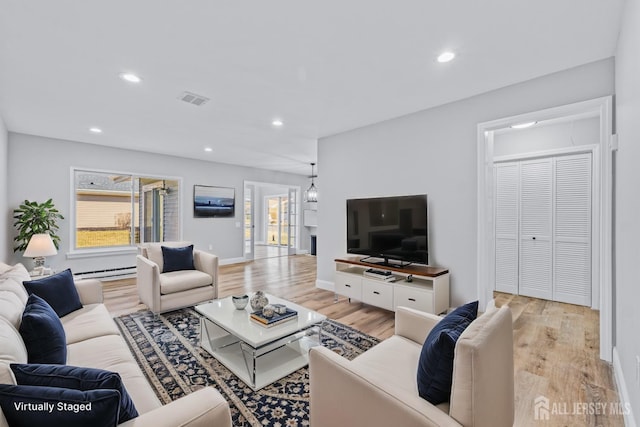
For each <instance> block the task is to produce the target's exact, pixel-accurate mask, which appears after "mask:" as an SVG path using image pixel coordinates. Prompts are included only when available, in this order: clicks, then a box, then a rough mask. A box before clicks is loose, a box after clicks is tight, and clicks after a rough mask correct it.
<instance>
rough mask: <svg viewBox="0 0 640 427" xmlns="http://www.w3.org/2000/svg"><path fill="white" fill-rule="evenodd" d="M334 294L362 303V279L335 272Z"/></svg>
mask: <svg viewBox="0 0 640 427" xmlns="http://www.w3.org/2000/svg"><path fill="white" fill-rule="evenodd" d="M335 292H336V293H337V294H340V295H344V296H345V297H347V298H352V299H357V300H358V301H362V277H359V276H355V275H353V274H348V273H341V272H339V271H336V273H335Z"/></svg>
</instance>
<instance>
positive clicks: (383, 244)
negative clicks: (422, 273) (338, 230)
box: [347, 194, 429, 264]
mask: <svg viewBox="0 0 640 427" xmlns="http://www.w3.org/2000/svg"><path fill="white" fill-rule="evenodd" d="M427 228H428V223H427V195H426V194H421V195H414V196H396V197H376V198H368V199H349V200H347V252H348V253H350V254H359V255H365V256H366V257H373V258H381V262H380V263H383V264H388V262H389V260H397V261H400V262H410V263H413V262H415V263H420V264H429V244H428V242H429V240H428V239H427Z"/></svg>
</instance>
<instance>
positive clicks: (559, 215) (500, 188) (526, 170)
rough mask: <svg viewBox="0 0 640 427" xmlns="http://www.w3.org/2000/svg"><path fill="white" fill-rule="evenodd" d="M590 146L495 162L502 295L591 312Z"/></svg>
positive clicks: (498, 274)
mask: <svg viewBox="0 0 640 427" xmlns="http://www.w3.org/2000/svg"><path fill="white" fill-rule="evenodd" d="M596 137H597V133H596ZM592 148H593V147H588V146H586V147H584V149H585V150H586V152H584V153H579V154H566V155H557V156H550V157H536V158H532V159H531V158H526V157H525V158H523V159H521V160H512V159H507V160H504V161H500V160H499V158H497V159H496V162H495V164H494V171H495V175H494V177H495V178H494V188H495V191H496V203H495V213H494V218H495V230H496V232H495V251H496V252H495V290H496V291H500V292H508V293H512V294H517V295H524V296H530V297H536V298H542V299H547V300H552V301H559V302H566V303H570V304H578V305H584V306H588V307H590V306H591V293H592V272H593V270H594V266H593V265H592V262H591V252H592V248H591V246H592V245H591V231H592V230H591V229H592V224H591V217H592V212H593V211H594V210H595V209H596V208H597V207H596V206H594V204H593V203H592V199H593V198H592V187H593V185H592V153H591V149H592Z"/></svg>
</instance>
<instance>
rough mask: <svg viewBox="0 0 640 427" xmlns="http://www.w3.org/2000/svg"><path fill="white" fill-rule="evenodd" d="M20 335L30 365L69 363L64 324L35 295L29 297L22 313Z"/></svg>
mask: <svg viewBox="0 0 640 427" xmlns="http://www.w3.org/2000/svg"><path fill="white" fill-rule="evenodd" d="M20 335H21V336H22V340H23V341H24V345H25V347H26V348H27V356H28V361H29V363H55V364H59V365H64V364H65V363H67V337H66V335H65V333H64V328H63V327H62V322H60V318H59V317H58V315H57V314H56V312H55V311H53V309H52V308H51V306H50V305H49V304H47V302H46V301H45V300H43V299H42V298H40V297H39V296H37V295H35V294H31V295H29V299H28V300H27V305H26V306H25V308H24V312H23V313H22V322H21V323H20Z"/></svg>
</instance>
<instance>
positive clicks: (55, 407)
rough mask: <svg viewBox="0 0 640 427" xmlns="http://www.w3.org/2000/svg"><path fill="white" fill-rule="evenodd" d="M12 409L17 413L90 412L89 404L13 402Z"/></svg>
mask: <svg viewBox="0 0 640 427" xmlns="http://www.w3.org/2000/svg"><path fill="white" fill-rule="evenodd" d="M13 407H14V408H15V410H16V411H18V412H48V413H50V414H51V413H53V411H56V412H74V413H76V414H77V413H79V412H91V402H87V403H66V402H57V403H53V402H42V403H31V402H13Z"/></svg>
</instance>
